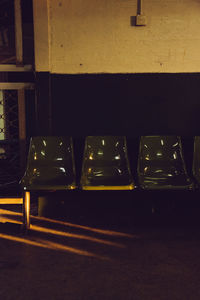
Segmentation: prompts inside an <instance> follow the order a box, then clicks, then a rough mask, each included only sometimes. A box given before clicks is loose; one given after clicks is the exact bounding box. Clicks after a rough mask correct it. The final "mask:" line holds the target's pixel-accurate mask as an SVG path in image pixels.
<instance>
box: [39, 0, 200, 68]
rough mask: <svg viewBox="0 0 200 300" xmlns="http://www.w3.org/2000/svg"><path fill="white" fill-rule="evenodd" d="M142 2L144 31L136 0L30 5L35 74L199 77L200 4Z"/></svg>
mask: <svg viewBox="0 0 200 300" xmlns="http://www.w3.org/2000/svg"><path fill="white" fill-rule="evenodd" d="M143 1H144V13H145V15H146V16H147V26H144V27H136V26H130V17H131V16H135V15H136V12H137V0H34V26H35V49H36V70H37V71H46V69H47V66H49V71H50V72H52V73H66V74H74V73H146V72H199V71H200V0H143ZM45 2H46V11H47V15H48V18H47V17H45V18H42V15H41V12H42V11H41V7H40V6H42V4H41V3H43V4H45ZM48 8H49V9H48ZM44 14H45V13H44ZM45 20H48V26H47V24H44V23H45ZM43 26H44V27H43ZM45 28H46V29H47V28H48V30H49V34H47V33H46V30H45ZM47 37H48V43H47V42H46V39H47ZM44 42H45V43H44ZM46 43H47V44H46ZM44 44H46V45H48V46H49V49H48V51H47V52H48V55H45V54H44V52H45V51H44V48H45V47H44Z"/></svg>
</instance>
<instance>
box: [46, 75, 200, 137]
mask: <svg viewBox="0 0 200 300" xmlns="http://www.w3.org/2000/svg"><path fill="white" fill-rule="evenodd" d="M51 87H52V89H51V96H52V122H53V124H52V125H53V126H52V128H53V133H54V134H70V135H72V136H78V137H81V136H85V135H100V134H111V135H112V134H122V135H127V136H129V137H136V136H139V135H147V134H178V135H184V136H190V135H198V134H200V120H199V112H200V74H141V75H139V74H136V75H134V74H132V75H122V74H115V75H109V74H101V75H51Z"/></svg>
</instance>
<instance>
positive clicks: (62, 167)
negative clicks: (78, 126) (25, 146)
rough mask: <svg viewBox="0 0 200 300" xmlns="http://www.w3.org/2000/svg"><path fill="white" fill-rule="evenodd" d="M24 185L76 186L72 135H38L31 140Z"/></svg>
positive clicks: (22, 182)
mask: <svg viewBox="0 0 200 300" xmlns="http://www.w3.org/2000/svg"><path fill="white" fill-rule="evenodd" d="M21 184H22V185H23V186H25V185H29V186H31V185H32V186H34V185H40V184H41V185H52V188H53V187H55V186H58V185H63V186H65V185H66V186H71V188H73V187H74V186H75V163H74V153H73V143H72V138H71V137H57V136H37V137H32V138H31V140H30V147H29V154H28V160H27V169H26V172H25V175H24V177H23V179H22V180H21Z"/></svg>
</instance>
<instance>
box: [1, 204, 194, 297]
mask: <svg viewBox="0 0 200 300" xmlns="http://www.w3.org/2000/svg"><path fill="white" fill-rule="evenodd" d="M104 209H105V207H104ZM61 210H62V214H61V211H60V213H59V215H60V217H58V215H57V214H55V215H56V216H55V217H54V216H52V215H51V216H46V217H42V216H41V217H38V216H37V212H36V208H35V207H34V205H33V206H32V214H33V216H32V218H31V223H32V226H31V230H30V232H29V233H28V234H27V235H24V234H23V233H22V231H21V230H20V228H21V214H20V210H19V209H16V207H2V208H1V210H0V222H1V223H0V254H1V256H0V299H5V300H7V299H12V300H13V299H17V300H20V299H31V300H32V299H49V300H51V299H52V300H53V299H69V300H72V299H73V300H79V299H87V300H88V299H101V300H102V299H105V300H107V299H115V300H118V299H119V300H124V299H126V300H129V299H133V300H137V299H138V300H143V299H145V300H146V299H153V300H155V299H166V300H169V299H170V300H173V299H181V300H183V299H187V300H188V299H192V300H193V299H194V300H195V299H197V300H199V299H200V255H199V253H200V227H199V222H190V221H189V222H183V219H185V217H188V218H189V220H192V219H195V218H196V219H198V211H197V208H195V209H194V211H195V213H194V211H193V214H192V213H191V212H190V214H189V213H187V209H186V210H185V215H183V213H182V215H180V217H181V220H182V222H170V216H171V215H170V214H168V215H167V217H166V215H164V214H163V215H162V214H160V215H159V218H157V219H156V218H155V217H153V218H154V221H153V222H143V223H142V222H140V223H138V222H133V217H132V213H130V214H129V215H128V216H127V215H126V216H125V215H123V214H122V212H121V210H120V209H119V208H118V209H117V210H115V211H114V210H113V211H112V210H109V211H107V214H106V213H105V214H104V213H102V211H99V210H97V211H96V215H94V214H92V213H91V210H89V211H88V212H87V213H85V214H84V213H82V217H80V214H79V213H78V210H77V207H69V206H68V207H67V208H66V207H65V206H62V207H61ZM98 212H99V213H98ZM143 217H144V216H143ZM150 217H151V219H152V215H151V216H150ZM128 218H129V220H128ZM164 218H165V219H167V220H168V222H162V220H163V219H164ZM109 220H111V221H110V222H109ZM124 220H126V221H124ZM127 220H128V221H127ZM149 220H150V219H149ZM155 220H156V221H155ZM143 221H144V220H143ZM141 224H142V225H141Z"/></svg>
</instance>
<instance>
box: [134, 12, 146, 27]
mask: <svg viewBox="0 0 200 300" xmlns="http://www.w3.org/2000/svg"><path fill="white" fill-rule="evenodd" d="M135 25H136V26H146V25H147V17H146V16H145V15H137V16H136V20H135Z"/></svg>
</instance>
